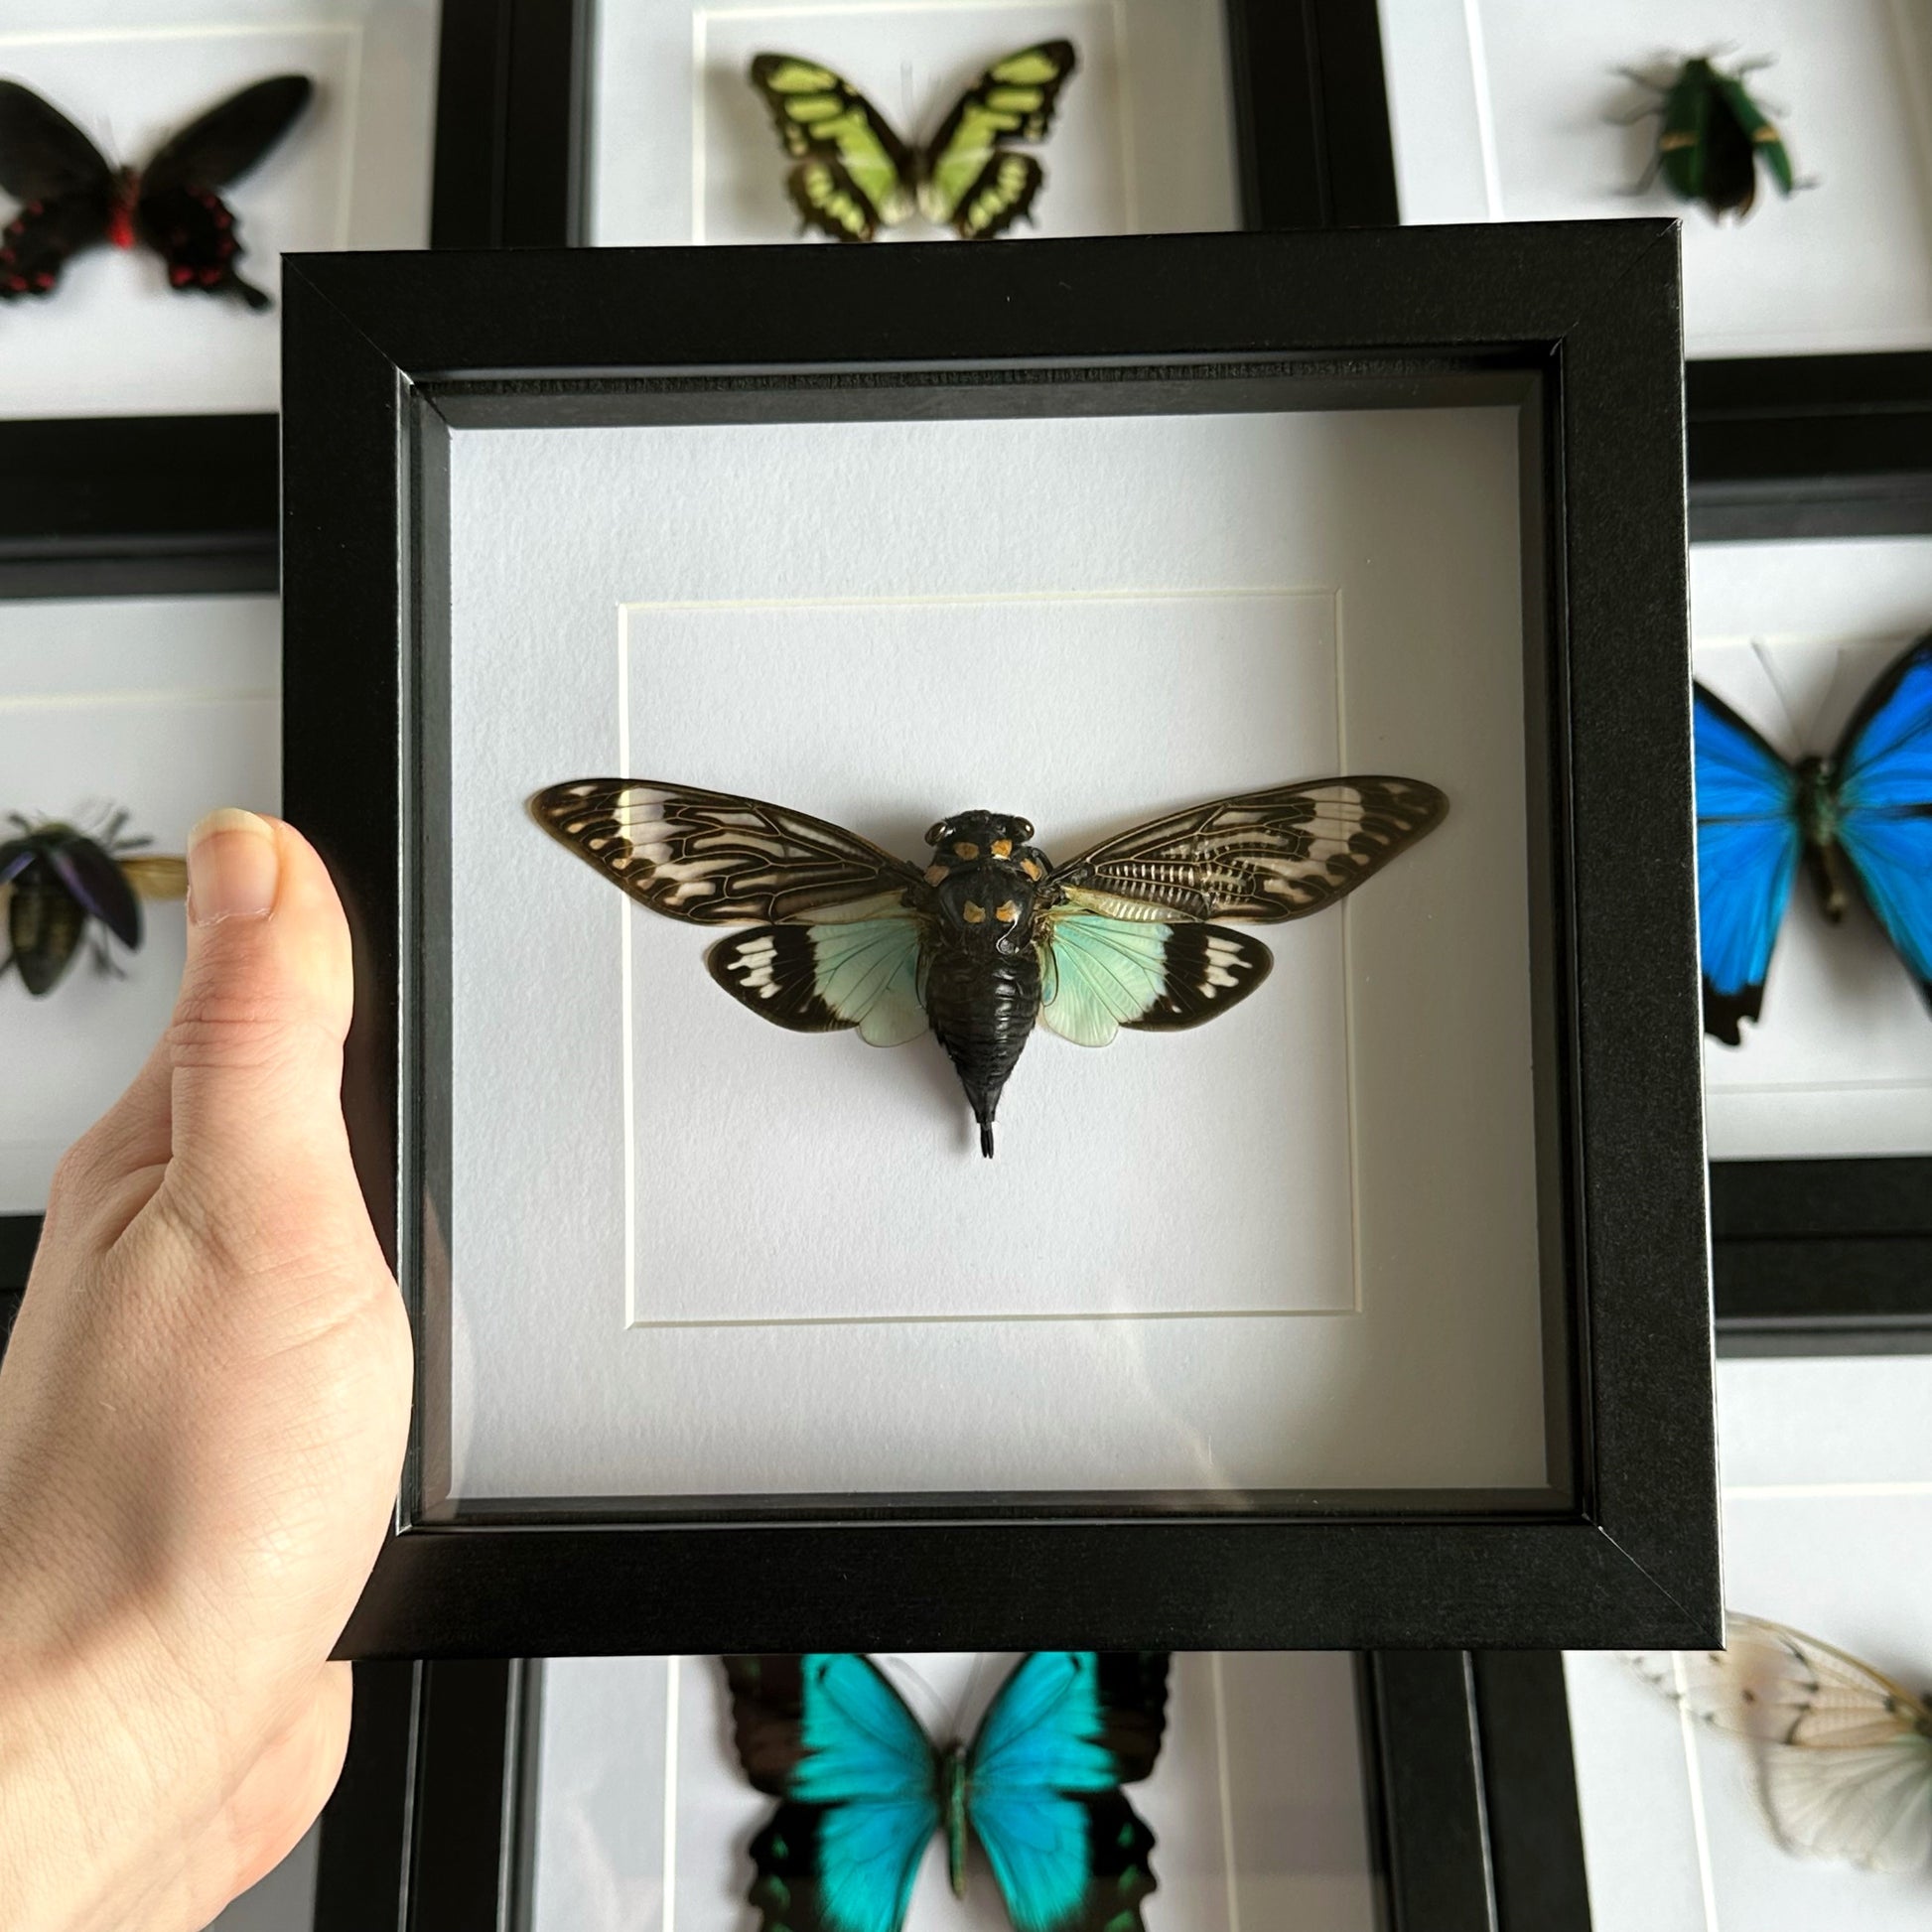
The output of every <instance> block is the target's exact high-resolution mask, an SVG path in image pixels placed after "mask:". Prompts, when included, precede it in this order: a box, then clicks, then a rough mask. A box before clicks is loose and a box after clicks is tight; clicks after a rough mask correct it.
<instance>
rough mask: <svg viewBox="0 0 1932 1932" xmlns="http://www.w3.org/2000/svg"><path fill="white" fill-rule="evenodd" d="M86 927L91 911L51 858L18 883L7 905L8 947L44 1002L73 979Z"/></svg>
mask: <svg viewBox="0 0 1932 1932" xmlns="http://www.w3.org/2000/svg"><path fill="white" fill-rule="evenodd" d="M86 926H87V914H86V912H85V910H84V909H83V908H82V906H81V905H80V902H79V901H78V900H77V899H76V898H75V897H73V895H72V894H71V893H69V891H68V889H67V888H66V887H65V886H64V885H62V884H61V882H60V880H59V879H57V878H56V877H55V876H54V871H53V868H52V867H51V866H49V865H48V863H47V861H46V860H45V859H37V860H36V861H35V862H34V863H33V864H32V865H31V866H29V867H28V868H27V870H26V871H25V872H24V873H22V874H21V875H20V877H19V878H18V879H16V880H15V881H14V883H13V891H12V893H11V894H10V895H9V897H8V900H7V945H8V948H9V952H10V956H11V958H12V959H13V962H14V964H15V966H16V967H17V968H18V969H19V972H20V978H21V983H22V984H23V985H24V986H25V987H26V988H27V991H28V992H29V993H31V994H33V995H34V996H35V997H36V998H37V999H38V998H39V997H40V995H41V994H43V993H51V992H53V990H54V989H55V987H57V986H59V985H60V983H61V981H62V980H63V979H65V978H66V977H67V972H68V968H69V966H71V965H72V964H73V960H74V955H75V954H76V953H77V952H78V951H79V950H80V937H81V934H82V933H83V932H84V931H85V930H86Z"/></svg>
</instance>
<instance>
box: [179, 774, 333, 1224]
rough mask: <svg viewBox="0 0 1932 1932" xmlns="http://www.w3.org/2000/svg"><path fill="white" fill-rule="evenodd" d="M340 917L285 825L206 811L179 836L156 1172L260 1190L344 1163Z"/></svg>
mask: <svg viewBox="0 0 1932 1932" xmlns="http://www.w3.org/2000/svg"><path fill="white" fill-rule="evenodd" d="M350 1001H351V979H350V963H349V944H348V926H347V922H346V921H345V918H344V917H343V908H342V903H341V901H340V900H339V899H338V898H337V897H336V889H335V887H334V886H333V885H332V884H331V883H330V879H329V874H328V872H327V870H326V869H325V868H324V866H323V863H322V861H321V860H320V859H319V858H317V856H316V854H315V850H314V848H313V847H312V846H311V845H310V844H309V842H308V841H307V840H306V839H304V838H303V837H302V835H301V834H300V833H299V832H297V831H295V830H294V829H293V828H292V827H290V826H287V825H284V824H282V823H281V822H280V821H279V820H277V819H271V818H258V817H257V816H256V815H255V814H254V813H253V812H241V811H218V812H214V813H212V814H210V815H209V816H208V817H207V818H205V819H204V820H203V821H202V822H201V824H199V825H198V826H196V828H195V831H194V833H193V835H192V837H191V838H190V840H189V847H188V965H187V969H186V970H185V971H184V973H183V974H182V982H181V995H180V998H179V999H178V1001H177V1002H176V1006H175V1017H174V1022H173V1024H172V1026H171V1027H170V1028H169V1030H168V1040H167V1053H168V1067H169V1077H170V1089H171V1102H172V1105H171V1113H172V1123H173V1132H172V1150H171V1156H172V1158H171V1161H170V1175H169V1177H170V1180H171V1181H174V1182H177V1183H180V1182H186V1183H188V1184H190V1185H192V1186H194V1187H196V1188H197V1189H202V1188H204V1187H207V1186H208V1185H209V1183H213V1184H212V1187H211V1191H212V1192H214V1193H216V1194H222V1193H227V1192H229V1191H230V1190H233V1189H241V1190H249V1189H252V1188H254V1187H257V1186H259V1187H263V1188H272V1189H273V1192H270V1193H268V1194H266V1195H257V1196H256V1198H258V1199H261V1198H266V1199H270V1200H273V1199H276V1198H278V1197H280V1196H282V1195H283V1194H284V1193H285V1191H286V1186H287V1183H288V1182H289V1181H290V1180H291V1179H292V1178H295V1177H298V1176H300V1175H302V1174H303V1173H305V1172H308V1171H310V1170H312V1169H313V1167H314V1165H315V1163H316V1161H317V1159H318V1157H319V1156H326V1155H328V1154H334V1155H335V1156H336V1157H338V1158H339V1159H340V1160H341V1161H343V1162H344V1163H346V1161H347V1158H348V1156H347V1143H346V1137H345V1133H344V1130H343V1117H342V1046H343V1036H344V1035H345V1033H346V1032H347V1030H348V1017H349V1007H350Z"/></svg>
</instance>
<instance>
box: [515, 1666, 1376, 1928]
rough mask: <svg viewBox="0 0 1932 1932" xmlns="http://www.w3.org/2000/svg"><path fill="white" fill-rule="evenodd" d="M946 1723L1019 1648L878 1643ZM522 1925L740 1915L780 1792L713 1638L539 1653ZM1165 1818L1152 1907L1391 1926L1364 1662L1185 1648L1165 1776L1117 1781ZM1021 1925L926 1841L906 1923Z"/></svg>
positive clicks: (1177, 1919) (664, 1923) (962, 1731)
mask: <svg viewBox="0 0 1932 1932" xmlns="http://www.w3.org/2000/svg"><path fill="white" fill-rule="evenodd" d="M878 1661H879V1663H880V1665H881V1667H882V1668H883V1669H884V1670H885V1671H886V1672H887V1674H888V1675H889V1676H890V1677H891V1678H892V1680H893V1682H894V1683H895V1684H896V1685H897V1688H898V1690H899V1691H900V1693H901V1695H903V1696H904V1697H905V1698H906V1699H907V1701H908V1703H909V1704H910V1706H911V1708H912V1710H913V1711H914V1712H915V1713H916V1714H917V1715H918V1717H919V1719H920V1722H921V1723H923V1724H924V1725H927V1726H928V1729H929V1731H930V1732H931V1734H932V1735H933V1736H934V1738H935V1741H938V1742H942V1743H943V1742H945V1741H946V1740H947V1738H948V1737H949V1736H951V1735H959V1736H970V1734H971V1732H972V1730H973V1728H974V1727H975V1726H976V1725H977V1724H978V1722H979V1719H980V1716H981V1715H982V1713H983V1711H984V1710H985V1707H986V1705H987V1704H988V1703H989V1702H990V1701H991V1699H992V1697H993V1694H994V1692H995V1691H996V1690H997V1689H998V1688H999V1686H1000V1685H1001V1684H1002V1683H1003V1682H1004V1681H1005V1679H1006V1675H1007V1672H1008V1671H1009V1670H1010V1669H1011V1667H1012V1666H1013V1665H1014V1664H1015V1663H1016V1662H1018V1658H1017V1657H1015V1656H1012V1655H1000V1656H995V1655H992V1654H988V1653H980V1654H978V1655H973V1654H963V1655H918V1656H910V1657H896V1656H892V1657H882V1658H880V1659H879V1660H878ZM539 1753H540V1754H539V1759H538V1783H537V1812H536V1830H535V1882H534V1889H533V1909H532V1912H531V1920H530V1925H531V1932H740V1928H742V1927H744V1926H745V1925H746V1924H747V1923H749V1922H750V1919H751V1917H752V1911H751V1908H750V1907H749V1906H748V1905H747V1904H746V1902H745V1895H746V1893H747V1891H748V1890H749V1889H750V1887H751V1883H752V1878H753V1865H752V1860H751V1855H750V1846H751V1842H752V1839H753V1837H754V1836H755V1835H756V1833H757V1832H758V1830H759V1826H760V1825H761V1824H762V1823H763V1821H764V1819H765V1818H766V1817H768V1816H769V1814H770V1811H771V1807H772V1802H773V1801H772V1800H771V1799H769V1798H766V1797H761V1796H760V1795H759V1793H758V1792H756V1791H754V1790H753V1789H752V1787H751V1786H750V1785H749V1784H748V1783H747V1782H746V1780H745V1776H744V1773H743V1771H742V1770H741V1769H740V1768H739V1764H738V1759H737V1756H736V1754H735V1752H734V1751H733V1748H732V1741H731V1700H730V1695H729V1693H728V1692H727V1690H726V1687H725V1680H724V1670H723V1667H722V1666H721V1665H720V1663H719V1661H718V1659H717V1658H715V1657H675V1658H662V1657H590V1658H557V1659H553V1660H552V1661H551V1662H549V1663H547V1664H545V1665H544V1667H543V1718H542V1733H541V1740H540V1744H539ZM1126 1790H1127V1793H1128V1797H1129V1800H1130V1802H1131V1803H1132V1804H1133V1806H1134V1808H1135V1810H1136V1811H1138V1812H1139V1813H1140V1814H1141V1816H1142V1817H1143V1818H1144V1819H1146V1821H1147V1823H1148V1825H1149V1827H1150V1828H1151V1829H1152V1831H1153V1833H1154V1836H1155V1849H1154V1852H1153V1856H1152V1858H1151V1860H1150V1862H1149V1863H1150V1864H1151V1866H1152V1869H1153V1871H1154V1873H1155V1876H1156V1878H1157V1879H1158V1881H1159V1889H1158V1890H1157V1891H1156V1892H1155V1894H1154V1896H1153V1898H1152V1899H1151V1900H1150V1902H1149V1903H1148V1905H1147V1906H1146V1908H1145V1912H1146V1916H1147V1919H1148V1921H1149V1923H1150V1924H1159V1925H1162V1926H1176V1927H1180V1926H1184V1927H1185V1928H1186V1929H1187V1932H1241V1928H1243V1927H1248V1928H1251V1929H1252V1928H1254V1927H1257V1926H1260V1927H1269V1926H1307V1927H1310V1928H1315V1927H1318V1928H1320V1932H1371V1928H1372V1927H1374V1926H1375V1925H1377V1924H1378V1923H1379V1919H1378V1915H1377V1911H1376V1904H1375V1879H1374V1876H1373V1873H1372V1871H1371V1868H1370V1863H1369V1848H1368V1834H1367V1829H1366V1824H1365V1819H1364V1806H1363V1795H1362V1792H1363V1787H1362V1765H1361V1748H1360V1742H1359V1736H1358V1728H1357V1718H1356V1710H1355V1685H1354V1659H1353V1658H1352V1657H1351V1656H1349V1655H1348V1654H1346V1653H1322V1652H1300V1651H1287V1652H1283V1651H1260V1652H1251V1653H1235V1652H1227V1653H1214V1652H1208V1653H1195V1654H1176V1656H1175V1657H1174V1659H1173V1674H1172V1677H1171V1679H1170V1686H1169V1701H1168V1726H1167V1733H1166V1736H1165V1737H1164V1739H1163V1742H1162V1747H1161V1755H1160V1757H1159V1759H1158V1760H1157V1761H1156V1764H1155V1768H1154V1772H1153V1774H1152V1776H1150V1777H1149V1778H1147V1779H1146V1780H1144V1781H1143V1782H1141V1783H1139V1784H1134V1785H1129V1786H1127V1787H1126ZM1009 1925H1010V1921H1009V1920H1008V1918H1007V1916H1006V1914H1005V1912H1004V1911H1003V1909H1002V1908H1001V1904H1000V1900H999V1893H998V1887H997V1886H996V1884H995V1883H994V1880H993V1876H992V1873H991V1871H990V1870H989V1869H988V1868H987V1866H986V1865H985V1864H984V1863H982V1862H980V1861H978V1860H975V1862H974V1864H973V1867H972V1870H971V1874H970V1878H969V1883H968V1890H967V1897H966V1899H965V1901H964V1902H963V1903H962V1902H960V1901H959V1900H957V1899H955V1898H954V1897H953V1895H952V1893H951V1892H950V1890H949V1889H948V1888H947V1884H946V1877H945V1869H944V1863H943V1850H942V1848H941V1847H940V1845H939V1843H938V1841H937V1840H935V1841H934V1844H933V1846H932V1847H931V1848H929V1850H928V1852H927V1855H926V1862H925V1864H924V1865H923V1867H922V1868H921V1870H920V1873H919V1877H918V1881H917V1885H916V1887H915V1889H914V1891H913V1895H912V1907H911V1911H910V1913H909V1914H908V1916H907V1918H906V1921H905V1927H906V1932H996V1928H1007V1927H1008V1926H1009Z"/></svg>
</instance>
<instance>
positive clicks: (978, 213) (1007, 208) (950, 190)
mask: <svg viewBox="0 0 1932 1932" xmlns="http://www.w3.org/2000/svg"><path fill="white" fill-rule="evenodd" d="M1076 65H1077V59H1076V56H1075V54H1074V51H1073V44H1072V42H1070V41H1044V42H1041V43H1040V45H1038V46H1037V47H1023V48H1021V49H1020V50H1019V51H1018V52H1017V53H1014V54H1009V55H1008V56H1007V57H1006V59H1005V60H1003V61H997V62H995V63H994V65H993V66H992V67H990V68H988V69H987V70H986V71H985V72H984V73H983V74H981V75H980V77H979V78H978V79H977V80H976V81H974V82H973V84H972V85H971V86H970V87H968V88H967V90H966V91H965V92H964V93H963V94H961V95H960V97H959V99H958V100H957V101H956V102H955V103H954V105H953V109H952V111H951V113H949V114H948V115H947V116H946V118H945V120H944V122H943V123H942V124H941V125H940V128H939V132H938V133H937V134H936V135H935V136H934V137H933V141H932V145H931V147H930V149H928V151H927V162H926V168H925V176H924V179H923V181H922V182H921V183H920V186H919V207H920V211H921V212H922V213H923V214H924V215H925V217H926V219H927V220H929V221H933V222H937V223H939V224H941V225H947V224H950V225H951V226H952V227H954V228H955V229H957V231H958V232H959V233H960V234H961V235H964V236H965V237H966V238H967V239H969V240H974V239H979V238H981V237H984V236H990V235H995V234H998V233H1000V232H1001V231H1002V230H1003V229H1005V228H1008V227H1011V226H1012V225H1013V223H1014V222H1015V221H1017V220H1018V219H1019V218H1020V217H1021V216H1022V215H1023V214H1025V213H1026V212H1027V210H1028V209H1029V208H1030V207H1032V206H1033V202H1034V198H1035V195H1037V194H1038V193H1039V189H1040V184H1041V182H1042V181H1043V180H1044V179H1045V176H1044V173H1043V171H1042V170H1041V168H1040V166H1039V163H1038V162H1036V161H1035V160H1033V159H1032V158H1031V157H1026V156H1020V155H1015V154H1011V153H1008V152H1004V150H1005V149H1006V148H1007V147H1008V145H1009V144H1010V143H1012V142H1016V141H1043V140H1044V139H1045V138H1046V136H1047V133H1048V131H1049V130H1050V129H1051V127H1052V124H1053V110H1054V107H1055V106H1056V104H1057V103H1058V100H1059V93H1060V88H1061V87H1062V86H1064V85H1065V83H1066V79H1067V76H1068V75H1069V74H1070V73H1072V71H1073V69H1074V68H1075V66H1076Z"/></svg>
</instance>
